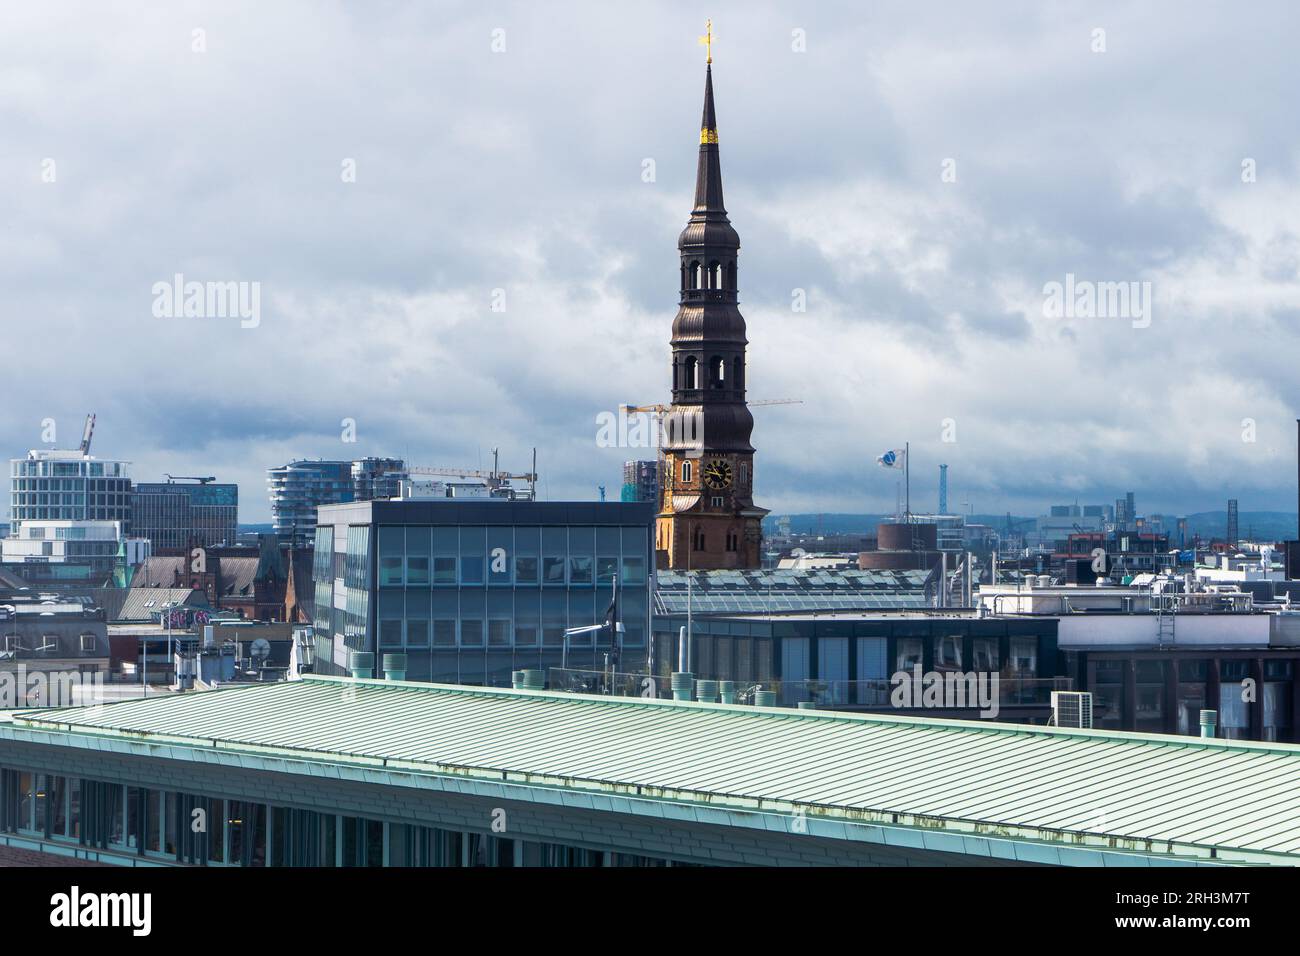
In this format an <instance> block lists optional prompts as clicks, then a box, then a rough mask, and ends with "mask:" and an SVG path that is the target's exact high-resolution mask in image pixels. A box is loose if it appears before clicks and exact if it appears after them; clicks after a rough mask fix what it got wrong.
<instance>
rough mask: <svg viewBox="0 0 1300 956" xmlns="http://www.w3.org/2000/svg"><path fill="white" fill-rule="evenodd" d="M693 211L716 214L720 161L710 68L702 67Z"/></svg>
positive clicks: (718, 209) (720, 206)
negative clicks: (701, 108)
mask: <svg viewBox="0 0 1300 956" xmlns="http://www.w3.org/2000/svg"><path fill="white" fill-rule="evenodd" d="M695 212H697V213H701V212H709V213H720V214H721V215H722V216H723V217H724V218H725V217H726V213H727V210H726V207H725V206H724V205H723V203H722V160H721V158H720V157H719V155H718V117H717V114H716V113H715V112H714V109H713V66H712V64H710V65H708V66H706V67H705V68H704V114H703V115H702V116H701V118H700V160H699V165H698V166H697V167H696V170H695Z"/></svg>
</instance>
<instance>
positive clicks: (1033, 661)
mask: <svg viewBox="0 0 1300 956" xmlns="http://www.w3.org/2000/svg"><path fill="white" fill-rule="evenodd" d="M1009 663H1010V665H1011V670H1012V671H1013V672H1014V673H1016V674H1019V675H1020V676H1022V677H1032V676H1033V675H1035V674H1037V673H1038V640H1037V638H1033V637H1013V638H1011V660H1010V661H1009Z"/></svg>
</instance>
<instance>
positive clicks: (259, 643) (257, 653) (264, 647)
mask: <svg viewBox="0 0 1300 956" xmlns="http://www.w3.org/2000/svg"><path fill="white" fill-rule="evenodd" d="M250 653H252V655H253V657H254V658H256V659H257V660H259V661H261V660H266V658H268V657H270V656H271V642H270V641H268V640H267V639H266V638H264V637H259V638H258V639H257V640H255V641H253V646H252V647H251V648H250Z"/></svg>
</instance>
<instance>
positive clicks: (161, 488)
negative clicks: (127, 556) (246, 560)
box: [131, 478, 239, 552]
mask: <svg viewBox="0 0 1300 956" xmlns="http://www.w3.org/2000/svg"><path fill="white" fill-rule="evenodd" d="M192 481H194V482H196V483H195V484H191V483H189V481H186V480H182V479H176V478H173V479H170V480H168V481H165V482H143V483H141V484H138V485H136V486H135V489H134V491H133V492H132V494H131V533H132V534H133V535H135V536H137V537H141V538H148V539H149V540H150V541H151V542H153V550H154V551H155V552H159V551H168V550H186V549H189V548H211V547H215V546H216V545H219V544H227V545H233V544H234V543H235V539H236V537H237V536H238V533H239V485H236V484H216V483H214V482H213V481H212V480H211V479H209V478H198V479H192Z"/></svg>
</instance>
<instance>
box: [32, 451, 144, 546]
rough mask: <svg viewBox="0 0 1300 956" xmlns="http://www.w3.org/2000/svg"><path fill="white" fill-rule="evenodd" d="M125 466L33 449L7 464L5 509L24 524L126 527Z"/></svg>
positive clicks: (128, 499)
mask: <svg viewBox="0 0 1300 956" xmlns="http://www.w3.org/2000/svg"><path fill="white" fill-rule="evenodd" d="M127 464H128V463H127V462H125V461H109V460H102V459H99V458H92V457H90V456H89V455H87V454H83V453H82V452H81V451H79V450H75V449H74V450H67V451H65V450H59V449H43V448H38V449H33V450H32V451H29V452H28V453H27V457H26V458H14V459H12V460H11V461H10V463H9V474H10V485H9V487H10V492H9V509H10V517H11V519H12V522H13V524H14V525H19V524H21V523H22V522H24V521H120V522H121V523H122V525H123V526H124V527H126V528H128V529H129V528H130V523H131V479H130V478H129V477H128V476H127Z"/></svg>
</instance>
